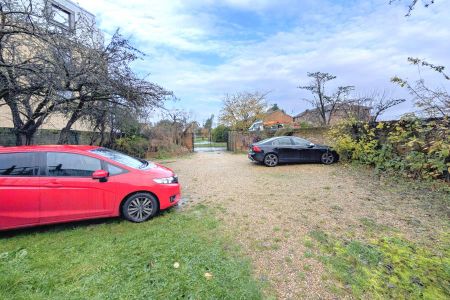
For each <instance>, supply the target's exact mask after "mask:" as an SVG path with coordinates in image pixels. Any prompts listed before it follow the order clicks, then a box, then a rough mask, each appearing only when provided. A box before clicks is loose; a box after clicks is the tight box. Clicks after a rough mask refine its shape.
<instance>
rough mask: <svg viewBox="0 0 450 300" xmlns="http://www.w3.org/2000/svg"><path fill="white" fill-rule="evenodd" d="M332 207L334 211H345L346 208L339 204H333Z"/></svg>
mask: <svg viewBox="0 0 450 300" xmlns="http://www.w3.org/2000/svg"><path fill="white" fill-rule="evenodd" d="M331 209H332V210H334V211H343V210H344V209H343V208H342V207H340V206H339V205H333V206H331Z"/></svg>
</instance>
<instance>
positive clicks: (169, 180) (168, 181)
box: [153, 176, 178, 184]
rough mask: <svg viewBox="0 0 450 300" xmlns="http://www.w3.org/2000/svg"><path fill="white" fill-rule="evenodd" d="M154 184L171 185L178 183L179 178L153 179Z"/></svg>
mask: <svg viewBox="0 0 450 300" xmlns="http://www.w3.org/2000/svg"><path fill="white" fill-rule="evenodd" d="M153 181H154V182H156V183H159V184H171V183H178V177H177V176H172V177H164V178H155V179H153Z"/></svg>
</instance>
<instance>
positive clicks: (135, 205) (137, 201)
mask: <svg viewBox="0 0 450 300" xmlns="http://www.w3.org/2000/svg"><path fill="white" fill-rule="evenodd" d="M158 210H159V204H158V200H156V198H155V196H153V195H151V194H149V193H137V194H134V195H131V196H130V197H128V198H127V200H125V202H124V203H123V205H122V216H123V217H124V218H125V219H126V220H128V221H131V222H134V223H141V222H145V221H147V220H149V219H151V218H152V217H154V216H155V215H156V213H157V212H158Z"/></svg>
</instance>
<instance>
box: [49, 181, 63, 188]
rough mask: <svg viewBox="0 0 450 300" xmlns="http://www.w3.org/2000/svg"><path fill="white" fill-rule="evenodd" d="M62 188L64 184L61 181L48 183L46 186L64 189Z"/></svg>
mask: <svg viewBox="0 0 450 300" xmlns="http://www.w3.org/2000/svg"><path fill="white" fill-rule="evenodd" d="M62 186H63V185H62V183H60V182H59V181H50V182H49V183H47V184H46V185H45V187H52V188H55V187H62Z"/></svg>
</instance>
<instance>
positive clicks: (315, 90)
mask: <svg viewBox="0 0 450 300" xmlns="http://www.w3.org/2000/svg"><path fill="white" fill-rule="evenodd" d="M308 77H310V78H311V79H312V80H311V82H310V83H309V85H306V86H299V87H298V88H299V89H304V90H308V91H310V92H311V93H312V94H313V99H304V101H306V102H309V103H310V104H311V105H312V106H313V107H314V108H315V109H316V110H317V113H318V115H319V119H320V121H321V123H322V125H329V124H330V121H331V119H332V116H333V114H334V112H335V111H336V109H337V108H338V107H339V106H340V105H342V104H344V103H346V102H347V101H348V99H347V97H348V96H349V94H350V92H351V91H353V90H354V86H340V87H338V88H337V90H336V91H335V92H334V93H332V94H328V92H327V91H326V84H327V83H328V82H329V81H331V80H334V79H336V76H334V75H331V74H329V73H323V72H314V73H311V72H309V73H308Z"/></svg>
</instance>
